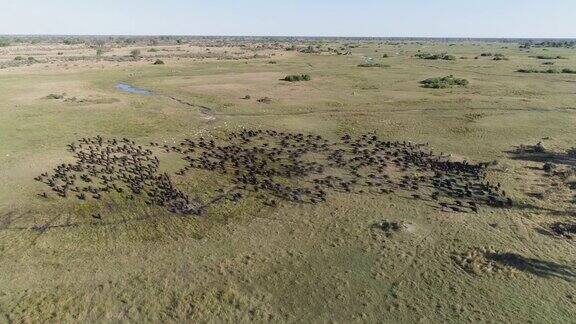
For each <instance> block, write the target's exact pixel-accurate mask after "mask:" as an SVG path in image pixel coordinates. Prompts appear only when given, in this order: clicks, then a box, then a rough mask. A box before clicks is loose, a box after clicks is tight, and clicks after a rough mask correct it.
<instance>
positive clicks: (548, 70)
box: [516, 68, 576, 74]
mask: <svg viewBox="0 0 576 324" xmlns="http://www.w3.org/2000/svg"><path fill="white" fill-rule="evenodd" d="M516 72H520V73H547V74H556V73H576V70H572V69H568V68H566V69H563V70H562V71H558V70H556V69H546V70H537V69H533V68H529V69H518V70H516Z"/></svg>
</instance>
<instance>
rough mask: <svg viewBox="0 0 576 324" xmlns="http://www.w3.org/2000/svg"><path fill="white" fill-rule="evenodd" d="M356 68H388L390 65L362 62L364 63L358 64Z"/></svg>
mask: <svg viewBox="0 0 576 324" xmlns="http://www.w3.org/2000/svg"><path fill="white" fill-rule="evenodd" d="M358 66H359V67H378V68H387V67H390V65H388V64H382V63H375V62H364V63H360V64H358Z"/></svg>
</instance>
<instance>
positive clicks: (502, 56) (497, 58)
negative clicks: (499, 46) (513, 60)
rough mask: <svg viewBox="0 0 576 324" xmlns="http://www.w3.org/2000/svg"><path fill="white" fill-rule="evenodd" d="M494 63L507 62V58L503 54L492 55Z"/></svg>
mask: <svg viewBox="0 0 576 324" xmlns="http://www.w3.org/2000/svg"><path fill="white" fill-rule="evenodd" d="M493 60H494V61H508V58H507V57H506V56H505V55H504V54H494V58H493Z"/></svg>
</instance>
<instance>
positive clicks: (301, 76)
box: [282, 74, 312, 82]
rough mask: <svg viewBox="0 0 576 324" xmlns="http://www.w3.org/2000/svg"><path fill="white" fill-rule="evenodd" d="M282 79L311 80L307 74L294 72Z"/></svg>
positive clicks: (291, 80) (294, 80)
mask: <svg viewBox="0 0 576 324" xmlns="http://www.w3.org/2000/svg"><path fill="white" fill-rule="evenodd" d="M282 80H284V81H288V82H299V81H310V80H312V77H310V75H309V74H300V75H296V74H295V75H287V76H286V77H285V78H284V79H282Z"/></svg>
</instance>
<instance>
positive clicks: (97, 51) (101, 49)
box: [96, 48, 104, 56]
mask: <svg viewBox="0 0 576 324" xmlns="http://www.w3.org/2000/svg"><path fill="white" fill-rule="evenodd" d="M102 55H104V49H103V48H98V49H96V56H102Z"/></svg>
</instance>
